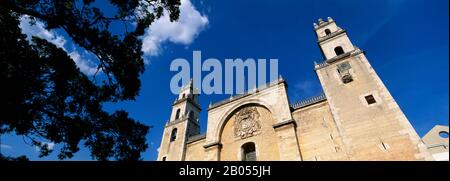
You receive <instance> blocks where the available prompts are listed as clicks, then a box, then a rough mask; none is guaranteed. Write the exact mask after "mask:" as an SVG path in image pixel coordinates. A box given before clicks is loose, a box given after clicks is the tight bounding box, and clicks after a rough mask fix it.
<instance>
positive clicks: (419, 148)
mask: <svg viewBox="0 0 450 181" xmlns="http://www.w3.org/2000/svg"><path fill="white" fill-rule="evenodd" d="M314 31H315V33H316V35H317V43H318V45H319V48H320V50H321V52H322V55H323V59H324V60H323V61H322V62H321V63H315V71H316V73H317V76H318V78H319V80H320V83H321V85H322V88H323V90H324V93H325V95H326V97H327V101H328V104H329V107H330V110H331V113H332V116H333V119H334V121H335V123H336V125H337V129H338V131H339V135H340V136H341V138H342V140H343V144H344V145H343V147H344V148H343V151H344V152H345V154H346V155H347V158H348V159H349V160H390V159H394V160H428V159H430V155H429V153H428V152H427V151H426V148H425V146H424V144H423V143H422V141H421V139H420V137H419V136H418V134H417V133H416V131H415V130H414V128H413V127H412V125H411V124H410V122H409V121H408V119H407V118H406V116H405V115H404V114H403V112H402V111H401V109H400V107H399V106H398V104H397V102H396V101H395V100H394V98H393V97H392V95H391V94H390V92H389V91H388V89H387V88H386V86H385V85H384V84H383V82H382V81H381V79H380V77H379V76H378V75H377V73H376V72H375V70H374V69H373V67H372V66H371V65H370V63H369V61H368V60H367V58H366V56H365V53H364V51H362V50H361V49H359V48H358V47H356V46H354V45H353V44H352V42H351V41H350V39H349V37H348V36H347V32H346V31H345V30H344V29H342V28H340V27H339V26H337V24H336V22H335V21H334V20H333V19H332V18H330V17H328V18H327V20H326V21H324V20H322V19H319V20H318V22H316V23H314Z"/></svg>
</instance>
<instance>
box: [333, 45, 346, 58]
mask: <svg viewBox="0 0 450 181" xmlns="http://www.w3.org/2000/svg"><path fill="white" fill-rule="evenodd" d="M334 53H336V56H339V55H342V54H344V49H342V47H340V46H338V47H336V48H334Z"/></svg>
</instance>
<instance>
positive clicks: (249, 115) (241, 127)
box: [234, 107, 261, 138]
mask: <svg viewBox="0 0 450 181" xmlns="http://www.w3.org/2000/svg"><path fill="white" fill-rule="evenodd" d="M259 117H260V114H259V112H258V109H257V108H256V107H245V108H243V109H241V110H240V111H239V112H237V113H236V118H235V123H234V136H235V137H240V138H247V137H251V136H253V135H255V134H256V133H257V132H259V130H261V123H260V120H259Z"/></svg>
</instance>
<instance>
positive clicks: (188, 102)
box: [158, 80, 201, 161]
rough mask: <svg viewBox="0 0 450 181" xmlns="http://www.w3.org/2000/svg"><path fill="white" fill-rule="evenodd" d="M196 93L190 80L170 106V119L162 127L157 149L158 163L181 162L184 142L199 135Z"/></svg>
mask: <svg viewBox="0 0 450 181" xmlns="http://www.w3.org/2000/svg"><path fill="white" fill-rule="evenodd" d="M198 96H199V94H198V92H197V90H196V89H195V88H194V87H193V81H192V80H191V81H190V82H189V84H188V85H185V86H184V87H183V88H182V89H181V90H180V92H179V94H178V98H177V99H175V101H174V103H173V104H172V113H171V116H170V119H169V120H168V121H167V123H166V125H165V127H164V134H163V137H162V140H161V145H160V147H159V153H158V160H159V161H166V160H167V161H182V160H184V156H185V149H186V141H187V139H188V138H189V137H192V136H195V135H198V134H200V125H199V119H198V118H199V114H200V111H201V109H200V105H199V103H198Z"/></svg>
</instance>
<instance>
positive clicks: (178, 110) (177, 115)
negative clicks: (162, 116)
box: [175, 109, 180, 119]
mask: <svg viewBox="0 0 450 181" xmlns="http://www.w3.org/2000/svg"><path fill="white" fill-rule="evenodd" d="M178 118H180V109H177V113H176V114H175V119H178Z"/></svg>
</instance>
